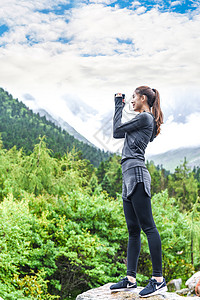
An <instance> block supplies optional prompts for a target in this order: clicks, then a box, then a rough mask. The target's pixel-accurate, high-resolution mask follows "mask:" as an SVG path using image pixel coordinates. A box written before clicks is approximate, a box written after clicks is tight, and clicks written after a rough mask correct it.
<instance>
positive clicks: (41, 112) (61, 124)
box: [33, 108, 95, 147]
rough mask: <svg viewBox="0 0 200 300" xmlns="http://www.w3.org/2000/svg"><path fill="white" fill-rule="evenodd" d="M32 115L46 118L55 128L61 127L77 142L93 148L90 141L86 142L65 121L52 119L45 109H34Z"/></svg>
mask: <svg viewBox="0 0 200 300" xmlns="http://www.w3.org/2000/svg"><path fill="white" fill-rule="evenodd" d="M33 112H34V113H38V114H39V115H40V117H46V119H47V120H48V121H51V122H52V123H54V124H55V125H56V126H58V127H61V128H62V129H64V130H66V131H67V132H68V133H69V134H70V135H73V136H74V137H75V138H76V139H77V140H79V141H81V142H83V143H86V144H88V145H90V146H93V147H95V145H94V144H92V143H91V142H90V141H88V140H87V139H86V138H85V137H84V136H82V135H81V134H80V133H78V132H77V131H76V130H75V129H74V128H73V127H72V126H70V125H69V124H68V123H67V122H66V121H64V120H63V119H62V118H57V119H54V118H53V117H52V116H51V115H50V114H49V113H48V112H47V111H46V110H45V109H41V108H39V109H34V110H33Z"/></svg>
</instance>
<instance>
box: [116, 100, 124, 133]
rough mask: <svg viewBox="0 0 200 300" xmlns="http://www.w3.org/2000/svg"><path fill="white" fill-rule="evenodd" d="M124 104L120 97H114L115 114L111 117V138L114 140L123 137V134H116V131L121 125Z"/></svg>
mask: <svg viewBox="0 0 200 300" xmlns="http://www.w3.org/2000/svg"><path fill="white" fill-rule="evenodd" d="M124 105H125V103H124V102H122V96H121V97H115V114H114V117H113V137H114V138H115V139H121V138H124V137H125V132H118V131H117V130H116V129H117V127H118V126H119V125H120V124H121V118H122V110H123V108H124Z"/></svg>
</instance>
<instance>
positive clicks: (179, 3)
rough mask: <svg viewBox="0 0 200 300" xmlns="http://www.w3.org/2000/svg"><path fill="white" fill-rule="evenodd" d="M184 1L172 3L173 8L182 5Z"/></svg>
mask: <svg viewBox="0 0 200 300" xmlns="http://www.w3.org/2000/svg"><path fill="white" fill-rule="evenodd" d="M181 4H182V1H173V2H171V6H176V5H181Z"/></svg>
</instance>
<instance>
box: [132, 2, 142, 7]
mask: <svg viewBox="0 0 200 300" xmlns="http://www.w3.org/2000/svg"><path fill="white" fill-rule="evenodd" d="M140 5H141V3H140V2H139V1H133V2H132V3H131V7H132V8H135V7H138V6H140Z"/></svg>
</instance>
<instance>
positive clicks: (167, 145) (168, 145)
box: [147, 112, 200, 154]
mask: <svg viewBox="0 0 200 300" xmlns="http://www.w3.org/2000/svg"><path fill="white" fill-rule="evenodd" d="M199 128H200V113H199V112H194V113H193V114H190V115H189V116H188V118H187V122H186V123H176V122H174V121H173V120H172V119H170V120H169V121H168V122H167V123H166V124H164V125H163V126H162V131H161V134H160V135H158V137H157V138H156V139H155V140H154V141H153V142H152V143H150V144H149V145H148V149H147V154H157V153H161V152H165V151H168V150H170V149H177V148H179V147H192V146H197V145H200V131H199V130H198V129H199ZM158 149H159V151H158Z"/></svg>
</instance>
